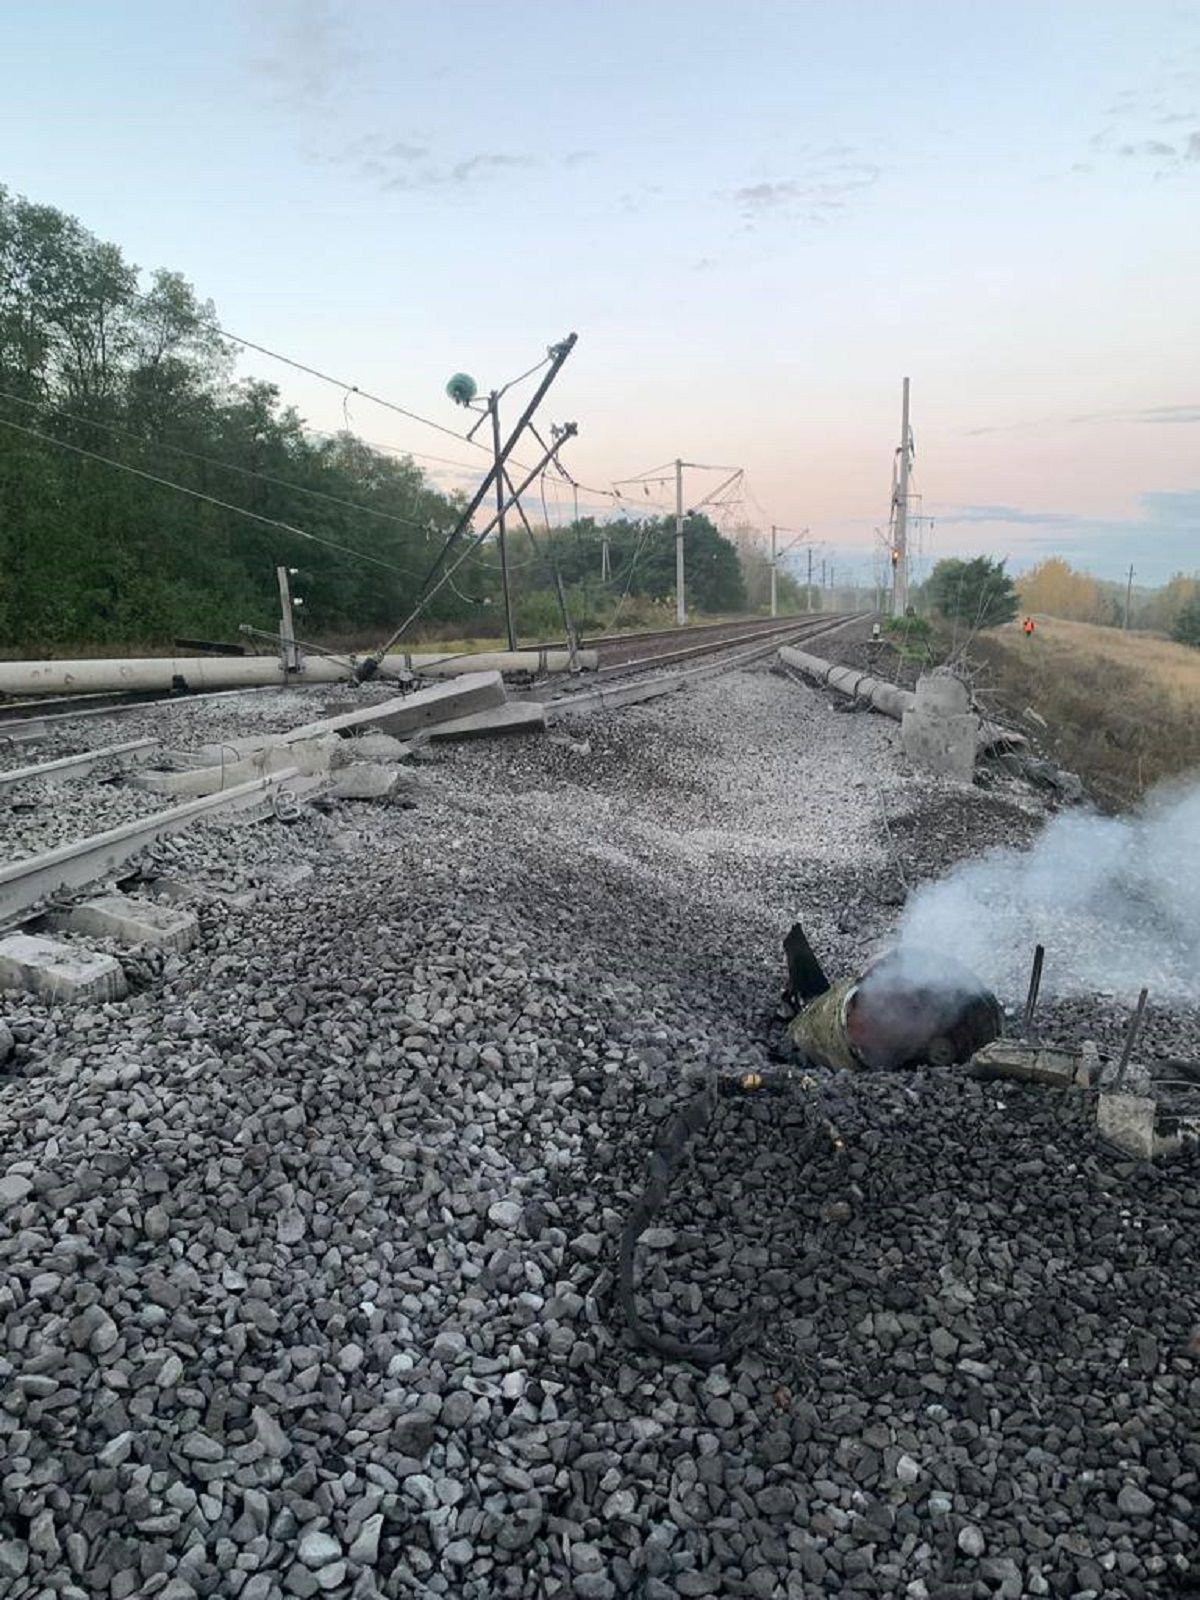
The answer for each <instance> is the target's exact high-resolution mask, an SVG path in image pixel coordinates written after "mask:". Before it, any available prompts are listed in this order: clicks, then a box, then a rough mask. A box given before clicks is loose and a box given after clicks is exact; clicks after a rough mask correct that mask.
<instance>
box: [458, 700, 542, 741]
mask: <svg viewBox="0 0 1200 1600" xmlns="http://www.w3.org/2000/svg"><path fill="white" fill-rule="evenodd" d="M545 728H546V707H545V706H544V705H543V704H542V703H541V702H540V701H537V700H523V701H522V700H517V701H510V702H509V704H508V705H505V706H496V707H495V708H494V709H493V710H491V711H477V712H475V714H474V715H473V716H469V717H455V718H454V720H453V721H451V722H439V723H438V724H437V725H436V727H432V728H430V730H429V737H430V738H431V739H482V738H487V737H488V736H489V735H492V734H497V733H544V732H545Z"/></svg>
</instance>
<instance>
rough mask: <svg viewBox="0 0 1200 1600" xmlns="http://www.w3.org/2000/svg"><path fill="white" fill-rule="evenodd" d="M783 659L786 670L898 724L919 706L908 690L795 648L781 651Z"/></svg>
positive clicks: (780, 656)
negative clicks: (907, 712)
mask: <svg viewBox="0 0 1200 1600" xmlns="http://www.w3.org/2000/svg"><path fill="white" fill-rule="evenodd" d="M779 659H780V661H782V662H783V664H784V666H785V667H791V668H792V669H793V670H794V671H796V672H802V673H803V674H804V676H805V677H806V678H811V679H812V680H813V682H814V683H819V684H823V685H825V686H827V687H828V688H830V689H836V690H837V691H838V693H839V694H844V695H848V696H849V697H850V699H852V700H862V701H865V703H866V704H867V705H869V706H874V707H875V710H876V711H882V712H883V713H884V715H885V716H889V717H895V718H896V720H897V721H899V720H900V718H901V717H902V716H903V715H904V713H905V712H906V711H908V710H910V709H911V707H912V706H913V705H915V704H916V696H915V695H914V694H913V693H912V692H911V691H910V690H908V689H901V688H900V687H899V686H898V685H897V684H894V683H885V682H884V681H883V680H882V679H881V678H872V677H870V676H869V674H867V673H865V672H859V671H858V669H857V668H856V667H838V666H835V665H834V664H833V662H832V661H825V660H823V659H822V658H821V657H820V656H810V655H809V654H808V652H807V651H806V650H794V649H793V648H792V647H791V645H786V644H785V645H783V646H781V647H780V651H779Z"/></svg>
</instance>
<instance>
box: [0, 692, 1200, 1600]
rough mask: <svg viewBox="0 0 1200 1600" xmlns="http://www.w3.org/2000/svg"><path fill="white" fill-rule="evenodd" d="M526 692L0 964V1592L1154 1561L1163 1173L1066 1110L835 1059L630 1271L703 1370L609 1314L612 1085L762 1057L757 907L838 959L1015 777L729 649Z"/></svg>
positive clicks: (971, 839)
mask: <svg viewBox="0 0 1200 1600" xmlns="http://www.w3.org/2000/svg"><path fill="white" fill-rule="evenodd" d="M305 714H306V715H311V714H312V713H311V712H310V711H306V713H305ZM220 726H221V727H222V728H224V729H227V730H228V732H229V733H230V734H232V733H233V732H234V731H239V732H244V731H249V730H248V729H247V728H246V727H245V726H244V724H243V723H241V722H239V721H237V719H236V718H234V717H233V716H232V714H228V713H227V714H226V720H225V721H224V722H222V723H221V725H220ZM196 732H197V742H202V741H201V737H200V734H199V730H196ZM209 732H211V729H210V730H208V731H207V732H206V733H205V735H204V737H207V736H209ZM566 732H567V737H566V738H565V739H560V740H558V741H550V740H545V741H540V742H520V743H514V744H502V743H499V742H497V743H492V744H488V745H486V746H483V745H478V746H472V747H469V748H468V747H462V748H459V749H453V750H448V751H445V752H442V753H439V755H438V757H437V759H436V760H435V761H433V762H431V763H430V764H428V765H427V766H426V767H424V768H423V775H424V777H425V779H426V782H425V783H424V784H423V785H422V787H421V790H420V792H419V795H418V799H417V805H416V808H415V809H411V810H410V809H401V808H399V807H394V806H383V807H371V806H363V805H352V804H349V803H347V804H344V805H338V806H336V807H334V808H333V809H332V810H331V811H330V813H329V815H328V816H321V815H312V816H308V817H306V818H305V819H304V820H302V821H300V822H298V823H296V824H294V825H292V826H284V825H281V824H270V825H263V826H260V827H253V828H245V829H232V830H218V829H214V828H204V829H197V830H194V831H193V832H191V833H189V834H186V835H181V836H177V837H176V838H174V839H172V840H171V841H168V843H167V844H166V845H164V846H163V847H162V851H161V853H160V862H161V864H162V866H164V867H165V868H167V869H169V870H170V871H171V872H172V874H173V875H176V876H181V877H188V876H190V877H192V878H194V879H199V880H202V881H203V882H204V883H205V885H206V886H207V889H208V891H209V892H208V894H207V895H206V896H205V897H204V898H203V899H202V900H200V901H199V902H198V907H199V915H200V918H201V924H202V933H203V940H202V945H201V947H200V948H199V949H198V950H197V951H195V952H193V953H192V954H190V955H189V956H188V957H187V958H186V959H182V958H178V957H170V958H167V959H166V960H163V961H160V962H159V963H157V965H152V967H151V968H147V969H146V971H145V973H144V976H143V981H142V982H141V983H140V984H139V985H137V986H136V988H135V992H134V993H133V995H132V996H131V998H130V999H128V1000H127V1001H124V1002H122V1003H121V1004H119V1005H110V1006H103V1007H92V1008H85V1009H78V1008H76V1009H68V1008H55V1007H47V1006H44V1005H41V1004H34V1003H32V1002H30V1001H27V1000H24V999H19V1000H16V1001H13V1000H11V998H10V1000H9V1002H8V1016H7V1018H6V1025H7V1026H8V1027H9V1028H10V1029H11V1032H12V1035H13V1038H14V1048H13V1051H12V1054H11V1057H10V1059H9V1061H8V1062H7V1064H6V1066H0V1071H4V1070H7V1071H8V1072H9V1073H11V1074H12V1076H11V1077H9V1078H8V1079H7V1080H0V1152H2V1154H0V1207H2V1208H3V1210H2V1212H0V1215H2V1218H3V1222H4V1224H5V1227H4V1229H3V1231H0V1319H2V1320H3V1329H4V1340H3V1344H2V1346H0V1351H2V1354H0V1381H2V1388H3V1392H2V1394H0V1435H3V1437H2V1438H0V1456H2V1457H3V1470H2V1473H0V1594H3V1595H4V1596H5V1600H8V1597H9V1596H11V1597H13V1600H24V1597H26V1596H29V1597H33V1596H38V1597H40V1596H41V1595H42V1594H51V1593H53V1594H58V1595H63V1596H66V1597H68V1600H71V1597H78V1596H80V1595H82V1596H85V1597H86V1596H93V1595H96V1596H113V1597H115V1600H120V1597H122V1596H130V1595H138V1596H141V1595H150V1596H152V1595H159V1596H167V1597H168V1600H179V1597H187V1596H208V1595H212V1596H221V1597H224V1596H226V1595H231V1596H241V1597H246V1600H275V1597H278V1596H286V1595H301V1596H305V1595H325V1594H328V1595H333V1596H347V1595H353V1596H356V1597H360V1600H366V1597H370V1596H373V1595H378V1594H382V1595H386V1596H397V1597H401V1596H403V1597H408V1596H414V1595H415V1596H421V1595H439V1596H453V1597H455V1600H458V1597H462V1600H492V1597H504V1596H513V1597H516V1596H522V1597H524V1596H532V1595H536V1596H539V1597H541V1596H544V1597H547V1600H555V1597H563V1600H566V1597H576V1596H578V1597H583V1600H586V1597H589V1596H591V1597H600V1600H603V1597H615V1596H618V1595H620V1596H624V1595H630V1596H636V1597H638V1600H671V1597H673V1596H678V1595H717V1596H740V1595H749V1596H758V1597H762V1600H795V1597H814V1600H815V1597H817V1596H823V1595H829V1594H851V1595H859V1594H862V1595H889V1596H890V1595H904V1596H907V1597H909V1600H923V1597H932V1600H939V1597H940V1600H959V1597H961V1600H974V1597H976V1596H978V1597H979V1600H982V1597H984V1596H987V1595H996V1594H1000V1595H1003V1596H1008V1597H1012V1600H1016V1597H1019V1596H1023V1595H1040V1594H1052V1595H1064V1596H1074V1597H1077V1600H1083V1597H1087V1596H1093V1595H1101V1594H1107V1595H1114V1596H1128V1597H1131V1600H1138V1597H1141V1596H1156V1595H1160V1594H1167V1593H1173V1592H1178V1591H1179V1590H1180V1589H1182V1588H1186V1585H1187V1584H1188V1582H1189V1581H1190V1578H1191V1575H1192V1573H1193V1572H1194V1570H1195V1562H1196V1533H1195V1501H1196V1496H1197V1471H1198V1468H1200V1447H1198V1445H1197V1442H1196V1441H1197V1438H1198V1434H1197V1422H1198V1421H1200V1416H1198V1409H1200V1374H1198V1372H1197V1366H1196V1355H1197V1350H1196V1347H1195V1345H1194V1342H1193V1341H1192V1338H1191V1336H1192V1327H1193V1321H1194V1318H1195V1308H1196V1290H1197V1286H1198V1285H1197V1268H1196V1264H1195V1252H1194V1248H1193V1241H1194V1238H1195V1230H1196V1227H1197V1224H1198V1223H1200V1186H1198V1185H1197V1182H1196V1173H1195V1169H1194V1168H1191V1167H1187V1166H1184V1165H1178V1166H1173V1167H1171V1166H1169V1167H1165V1168H1162V1169H1160V1170H1155V1171H1149V1170H1146V1169H1143V1168H1141V1167H1139V1166H1138V1165H1136V1164H1135V1163H1129V1162H1122V1161H1119V1160H1116V1159H1115V1158H1114V1157H1113V1156H1112V1155H1111V1154H1110V1153H1109V1152H1108V1151H1107V1150H1106V1149H1105V1148H1104V1147H1103V1146H1101V1145H1099V1144H1098V1143H1097V1141H1096V1140H1095V1137H1094V1135H1093V1133H1092V1131H1091V1126H1090V1120H1089V1116H1088V1113H1087V1108H1086V1105H1085V1104H1084V1102H1083V1101H1082V1099H1081V1098H1070V1099H1066V1100H1064V1099H1056V1098H1051V1097H1048V1096H1045V1095H1042V1094H1039V1093H1038V1092H1036V1091H1032V1090H1021V1089H1017V1088H1014V1087H1012V1086H1009V1085H995V1084H987V1085H981V1084H976V1083H974V1082H970V1081H966V1080H960V1079H958V1078H955V1077H951V1076H948V1075H937V1074H920V1075H917V1076H915V1077H914V1078H912V1079H911V1080H899V1079H886V1080H871V1081H868V1082H856V1083H852V1084H844V1083H834V1084H831V1085H829V1086H827V1088H826V1090H825V1091H824V1096H823V1101H824V1102H825V1103H827V1104H828V1105H829V1107H830V1108H831V1109H832V1110H834V1111H835V1113H836V1115H837V1117H838V1119H839V1122H840V1124H841V1126H842V1129H843V1132H844V1135H845V1138H846V1143H847V1151H846V1154H845V1155H844V1156H841V1157H839V1156H838V1155H837V1154H836V1153H835V1152H834V1150H833V1149H832V1147H831V1146H830V1145H828V1143H827V1142H825V1143H820V1142H814V1140H813V1138H812V1137H811V1134H810V1126H809V1123H810V1119H809V1116H808V1113H807V1109H806V1107H805V1105H804V1104H803V1103H802V1101H801V1099H800V1098H797V1100H795V1101H788V1100H785V1101H774V1102H772V1103H771V1104H770V1105H769V1106H761V1107H760V1106H755V1105H736V1106H728V1107H726V1108H725V1109H724V1110H723V1111H722V1112H721V1113H720V1115H719V1117H718V1120H717V1122H716V1124H715V1126H714V1128H713V1131H712V1134H711V1137H709V1138H707V1139H706V1140H705V1141H704V1142H703V1143H702V1144H701V1146H700V1147H699V1149H698V1151H697V1154H696V1157H695V1159H694V1160H693V1161H692V1162H691V1163H690V1165H689V1167H688V1169H687V1171H686V1173H685V1175H684V1177H683V1180H682V1181H681V1182H680V1184H679V1186H678V1192H677V1194H675V1195H673V1197H672V1201H671V1203H670V1206H669V1207H668V1209H667V1211H666V1212H665V1213H664V1214H663V1216H662V1217H661V1218H660V1219H659V1221H660V1226H659V1228H657V1229H656V1230H654V1232H653V1234H652V1235H651V1236H649V1238H648V1241H647V1247H646V1248H645V1249H644V1250H643V1252H642V1254H641V1276H642V1285H643V1296H644V1298H645V1299H647V1300H648V1302H649V1304H650V1306H651V1307H652V1308H653V1311H654V1314H655V1315H656V1316H657V1317H659V1318H660V1319H662V1320H663V1321H664V1322H665V1323H666V1324H667V1325H668V1326H670V1325H672V1324H674V1326H675V1327H676V1328H677V1329H678V1330H683V1331H686V1332H687V1334H688V1335H689V1336H698V1335H701V1334H703V1333H704V1331H705V1329H706V1328H707V1327H709V1326H710V1325H711V1324H710V1319H711V1318H714V1317H715V1318H717V1319H718V1320H721V1321H724V1320H726V1319H728V1318H729V1317H730V1316H731V1315H734V1314H736V1313H737V1312H738V1311H740V1310H742V1309H745V1308H746V1306H748V1305H759V1306H762V1307H763V1308H764V1309H765V1311H766V1314H767V1322H766V1328H765V1331H764V1333H763V1335H762V1337H761V1338H760V1339H759V1340H758V1341H757V1342H756V1343H755V1345H754V1346H753V1347H752V1348H751V1350H750V1351H749V1352H748V1353H747V1354H746V1355H745V1356H744V1357H742V1358H741V1359H740V1360H738V1361H737V1362H736V1363H735V1364H733V1365H732V1366H730V1367H729V1368H718V1369H716V1370H715V1371H712V1372H709V1373H701V1372H698V1371H696V1370H693V1369H691V1368H690V1367H688V1366H686V1365H681V1364H674V1363H663V1362H661V1361H660V1360H658V1359H655V1358H652V1357H649V1356H647V1355H645V1354H644V1353H642V1352H641V1351H639V1350H637V1349H635V1348H634V1347H632V1346H631V1345H630V1343H629V1342H628V1340H627V1338H626V1336H625V1334H624V1331H623V1329H622V1327H621V1325H620V1323H619V1321H618V1319H617V1318H616V1317H615V1315H614V1312H613V1307H612V1303H611V1292H610V1291H611V1279H612V1268H613V1264H614V1258H615V1245H616V1238H617V1235H618V1232H619V1229H620V1225H621V1221H622V1218H623V1215H624V1213H625V1210H626V1209H627V1207H628V1205H629V1203H630V1199H631V1197H632V1194H633V1192H634V1189H635V1188H636V1187H637V1186H638V1185H640V1182H641V1176H642V1170H643V1165H644V1158H645V1154H646V1151H647V1149H648V1146H649V1143H650V1140H651V1138H652V1135H653V1131H654V1129H655V1127H656V1126H657V1124H658V1123H659V1121H660V1120H661V1118H662V1116H663V1115H664V1113H665V1112H666V1111H667V1110H668V1109H670V1108H671V1107H672V1106H673V1105H675V1104H676V1103H677V1102H678V1099H679V1097H680V1095H681V1094H682V1093H683V1092H684V1086H685V1083H686V1080H687V1079H688V1077H689V1075H690V1074H691V1073H693V1072H694V1071H696V1070H698V1069H701V1068H704V1067H708V1066H712V1065H715V1066H717V1067H725V1068H734V1067H739V1068H746V1067H761V1066H764V1065H766V1064H767V1062H768V1060H769V1056H768V1050H769V1047H770V1044H771V1041H772V1037H773V1035H772V1031H771V1011H772V1007H773V1003H774V1000H775V997H776V995H777V992H778V990H779V988H780V986H781V981H782V973H781V970H780V958H779V940H780V939H781V937H782V935H783V933H784V932H785V931H786V928H787V926H788V924H789V922H790V921H791V920H792V918H793V917H794V916H796V915H801V916H803V917H804V919H805V921H806V924H807V925H808V927H809V929H810V933H811V935H812V937H813V940H814V943H815V945H816V946H817V948H818V949H820V950H821V952H822V954H823V955H824V956H825V957H826V958H827V960H828V964H829V965H830V967H831V968H833V969H835V970H841V969H842V968H843V967H844V966H846V965H847V964H850V963H856V962H859V961H861V960H862V958H863V957H864V955H865V954H866V953H867V952H868V951H869V950H870V949H871V948H872V947H873V946H874V944H875V943H876V941H877V940H878V939H879V938H880V937H882V936H883V935H884V934H885V933H886V931H887V929H888V928H889V927H890V925H891V924H892V922H893V921H894V919H895V916H896V912H897V908H898V904H899V902H900V900H901V899H902V897H903V891H904V888H905V885H906V884H911V883H915V882H917V881H919V880H920V879H921V878H922V877H924V876H927V875H929V874H930V873H932V872H934V871H938V870H942V869H943V868H944V866H945V865H946V864H947V862H948V861H949V860H951V859H954V858H956V857H957V856H960V855H966V854H969V853H972V852H974V851H977V850H978V849H980V848H982V847H983V846H985V845H988V844H992V843H999V842H1010V841H1011V842H1019V841H1020V840H1021V839H1024V838H1027V837H1029V836H1030V835H1031V834H1032V832H1033V831H1034V830H1035V829H1036V827H1037V825H1038V821H1039V818H1040V815H1041V812H1040V811H1039V809H1038V806H1037V804H1036V803H1035V802H1033V801H1032V800H1030V799H1029V798H1028V797H1027V796H1026V795H1025V794H1024V793H1023V792H1022V791H1021V790H1019V789H1017V788H1016V787H1013V788H1011V789H1009V788H1002V789H1000V790H992V791H987V792H984V791H976V792H970V793H963V792H960V791H954V790H952V789H950V788H948V787H941V786H937V785H930V784H929V783H928V782H927V781H926V780H924V779H922V778H920V777H918V776H917V775H916V774H913V773H910V772H906V771H905V769H904V767H903V764H902V762H901V761H900V759H899V756H898V753H897V750H896V736H897V730H895V729H894V728H893V727H892V725H891V724H889V723H885V722H882V721H881V720H877V719H874V718H870V717H865V716H848V715H843V714H839V713H837V712H834V711H833V710H832V709H831V708H830V707H828V706H827V705H826V704H825V703H824V702H823V701H822V700H821V699H820V698H819V697H817V696H815V695H813V694H811V693H810V692H809V691H806V690H803V689H801V688H798V687H797V686H795V685H792V684H788V683H784V682H783V681H781V680H778V679H776V678H773V677H771V676H770V675H769V674H768V673H766V672H764V671H756V672H747V673H741V674H738V675H736V676H734V677H732V678H729V679H723V680H716V681H715V682H711V683H709V684H706V685H704V686H703V687H702V688H701V689H699V690H697V691H696V692H694V693H692V694H689V695H687V696H684V697H680V698H678V699H675V700H672V701H667V702H660V703H656V704H652V705H650V706H647V707H645V708H642V709H640V710H635V711H631V712H628V713H623V714H621V715H620V716H618V717H616V718H612V719H609V718H604V719H599V720H595V719H593V720H588V721H587V722H584V721H582V720H581V721H580V722H579V724H578V726H576V727H574V728H571V729H568V730H566ZM585 746H586V749H585ZM885 814H886V816H887V818H888V827H887V828H886V829H885V827H884V826H883V821H882V819H883V817H884V815H885ZM889 830H890V833H889ZM307 869H311V871H308V872H307V876H304V874H305V872H306V871H307ZM1072 1017H1073V1018H1074V1023H1073V1027H1074V1033H1075V1036H1076V1038H1077V1037H1078V1032H1079V1029H1080V1027H1081V1026H1087V1027H1088V1028H1089V1030H1090V1031H1091V1032H1092V1036H1094V1037H1097V1038H1098V1040H1099V1041H1100V1043H1101V1046H1102V1049H1105V1050H1107V1049H1109V1048H1110V1045H1109V1043H1108V1040H1109V1035H1108V1034H1107V1033H1106V1032H1105V1028H1106V1027H1107V1023H1105V1022H1104V1019H1103V1017H1100V1018H1099V1019H1098V1018H1097V1017H1096V1016H1095V1015H1093V1014H1092V1013H1089V1012H1087V1011H1086V1009H1085V1008H1084V1007H1083V1004H1082V1002H1076V1003H1075V1009H1074V1010H1071V1009H1070V1008H1068V1011H1067V1012H1064V1013H1063V1015H1062V1016H1061V1017H1058V1016H1057V1015H1056V1016H1055V1017H1048V1025H1052V1026H1057V1027H1061V1028H1062V1029H1063V1030H1064V1031H1067V1032H1069V1031H1070V1030H1071V1027H1072V1023H1071V1020H1070V1019H1071V1018H1072ZM1118 1020H1119V1019H1117V1018H1115V1017H1114V1019H1113V1026H1114V1027H1116V1026H1117V1024H1118ZM1198 1040H1200V1028H1198V1027H1197V1019H1196V1018H1195V1017H1194V1016H1192V1015H1188V1014H1178V1015H1172V1016H1171V1017H1165V1016H1162V1017H1152V1018H1151V1020H1150V1028H1149V1033H1148V1038H1147V1045H1148V1047H1149V1048H1151V1049H1160V1048H1161V1049H1172V1050H1173V1049H1175V1048H1177V1047H1179V1046H1180V1045H1181V1044H1185V1043H1190V1046H1191V1048H1192V1049H1193V1050H1195V1048H1196V1045H1197V1042H1198Z"/></svg>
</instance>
